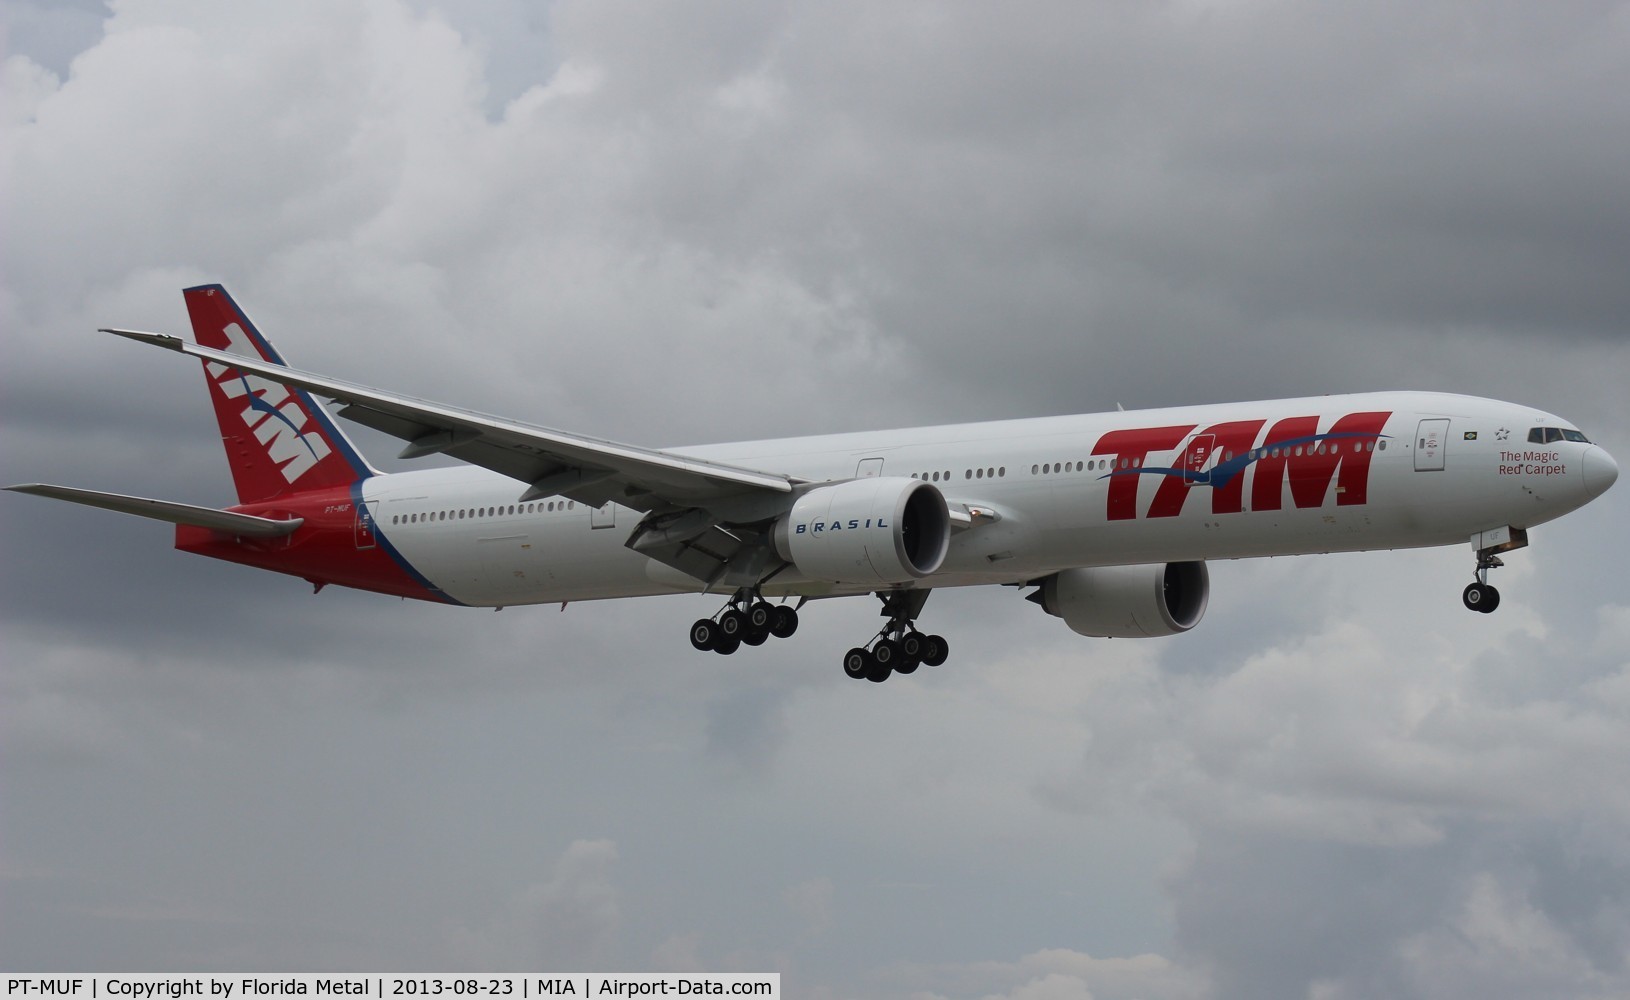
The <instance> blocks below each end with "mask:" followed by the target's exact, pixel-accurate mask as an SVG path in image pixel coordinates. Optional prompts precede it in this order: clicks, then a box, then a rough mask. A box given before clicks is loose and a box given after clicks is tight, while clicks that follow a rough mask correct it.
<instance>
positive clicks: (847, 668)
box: [843, 646, 872, 681]
mask: <svg viewBox="0 0 1630 1000" xmlns="http://www.w3.org/2000/svg"><path fill="white" fill-rule="evenodd" d="M871 665H872V654H870V653H868V652H866V651H865V650H864V649H861V648H860V647H859V646H856V647H855V648H854V649H851V650H849V652H847V653H844V654H843V672H844V673H846V674H848V675H849V676H850V677H853V678H854V679H855V680H857V681H858V680H860V679H861V678H862V677H865V676H866V671H867V670H868V669H869V668H870V667H871Z"/></svg>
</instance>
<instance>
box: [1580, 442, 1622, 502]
mask: <svg viewBox="0 0 1630 1000" xmlns="http://www.w3.org/2000/svg"><path fill="white" fill-rule="evenodd" d="M1584 469H1585V493H1586V495H1587V496H1589V497H1590V498H1591V499H1592V500H1594V499H1596V498H1597V497H1599V496H1601V495H1602V494H1603V493H1606V492H1607V490H1608V487H1610V486H1612V485H1613V484H1614V483H1615V482H1617V481H1618V478H1619V463H1617V462H1615V461H1613V456H1612V455H1609V454H1608V453H1607V451H1606V449H1604V448H1602V447H1600V446H1598V445H1591V446H1590V447H1589V448H1587V449H1585V458H1584Z"/></svg>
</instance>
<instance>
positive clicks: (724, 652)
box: [713, 635, 741, 656]
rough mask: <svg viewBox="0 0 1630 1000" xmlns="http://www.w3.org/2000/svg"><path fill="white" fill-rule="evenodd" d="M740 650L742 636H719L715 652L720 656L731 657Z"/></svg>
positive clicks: (714, 648)
mask: <svg viewBox="0 0 1630 1000" xmlns="http://www.w3.org/2000/svg"><path fill="white" fill-rule="evenodd" d="M740 648H741V637H740V636H735V635H729V636H726V635H721V636H719V644H718V645H716V646H714V647H713V651H714V652H715V653H718V654H719V655H720V656H729V655H730V654H731V653H734V652H735V651H736V650H738V649H740Z"/></svg>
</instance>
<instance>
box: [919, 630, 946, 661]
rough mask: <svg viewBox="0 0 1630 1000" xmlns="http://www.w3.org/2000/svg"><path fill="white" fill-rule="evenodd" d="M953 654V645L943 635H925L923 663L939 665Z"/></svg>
mask: <svg viewBox="0 0 1630 1000" xmlns="http://www.w3.org/2000/svg"><path fill="white" fill-rule="evenodd" d="M950 655H951V647H950V646H949V645H947V644H946V642H945V637H944V636H942V635H926V636H923V665H924V666H929V667H937V666H939V665H940V664H942V663H944V662H945V659H946V657H948V656H950Z"/></svg>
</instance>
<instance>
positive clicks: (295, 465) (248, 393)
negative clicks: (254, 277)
mask: <svg viewBox="0 0 1630 1000" xmlns="http://www.w3.org/2000/svg"><path fill="white" fill-rule="evenodd" d="M185 295H186V299H187V313H188V315H189V316H190V317H191V318H192V332H193V335H194V336H195V337H196V338H197V340H198V343H199V344H201V345H203V346H204V347H210V348H214V349H215V350H218V351H227V352H229V353H231V354H237V355H241V356H243V357H245V358H258V359H260V360H263V361H270V362H272V363H273V364H278V365H281V364H285V362H284V360H283V357H282V355H280V354H278V353H277V349H276V348H274V347H273V346H272V345H271V342H269V341H268V340H267V339H266V338H265V337H264V336H263V335H262V334H261V332H260V331H259V330H257V329H256V328H255V324H254V323H253V322H252V321H251V320H250V319H249V317H248V316H247V315H245V314H244V312H243V310H242V309H240V308H238V304H237V303H236V302H234V301H233V300H232V296H230V295H228V294H227V292H226V289H224V288H222V287H221V286H220V285H199V286H198V287H196V288H189V289H187V290H186V293H185ZM204 381H206V382H208V383H209V395H210V399H211V401H212V402H213V403H214V404H215V421H216V423H217V424H218V425H219V426H220V428H221V443H222V444H223V445H225V446H226V456H227V461H228V462H230V463H231V466H232V479H233V482H234V483H235V484H236V485H237V487H238V499H239V501H240V502H242V503H246V504H250V503H261V502H263V501H266V500H271V499H273V498H275V497H280V496H285V495H287V494H290V493H295V492H300V493H305V492H310V491H313V490H323V489H332V488H333V487H336V486H349V485H351V484H352V483H355V482H356V481H357V480H359V479H364V478H366V477H368V476H370V475H373V470H372V469H370V468H368V464H367V463H366V462H364V461H363V460H362V457H361V456H360V455H358V454H357V452H356V449H355V448H353V447H351V444H350V442H349V441H347V440H346V438H345V435H344V434H343V433H342V432H341V431H340V429H339V427H338V426H336V425H335V423H334V419H333V418H332V417H330V416H329V415H328V413H327V412H326V411H325V410H324V409H323V408H322V407H321V406H320V405H319V404H318V403H317V401H316V400H315V399H313V398H312V397H311V396H310V394H308V393H305V392H301V391H300V390H299V389H291V388H289V387H288V386H286V385H283V384H281V383H279V382H276V381H274V380H273V379H271V378H266V377H263V376H258V375H252V374H249V373H247V372H244V371H241V370H239V369H236V368H233V367H232V364H231V362H226V363H220V362H213V361H206V362H205V363H204Z"/></svg>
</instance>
